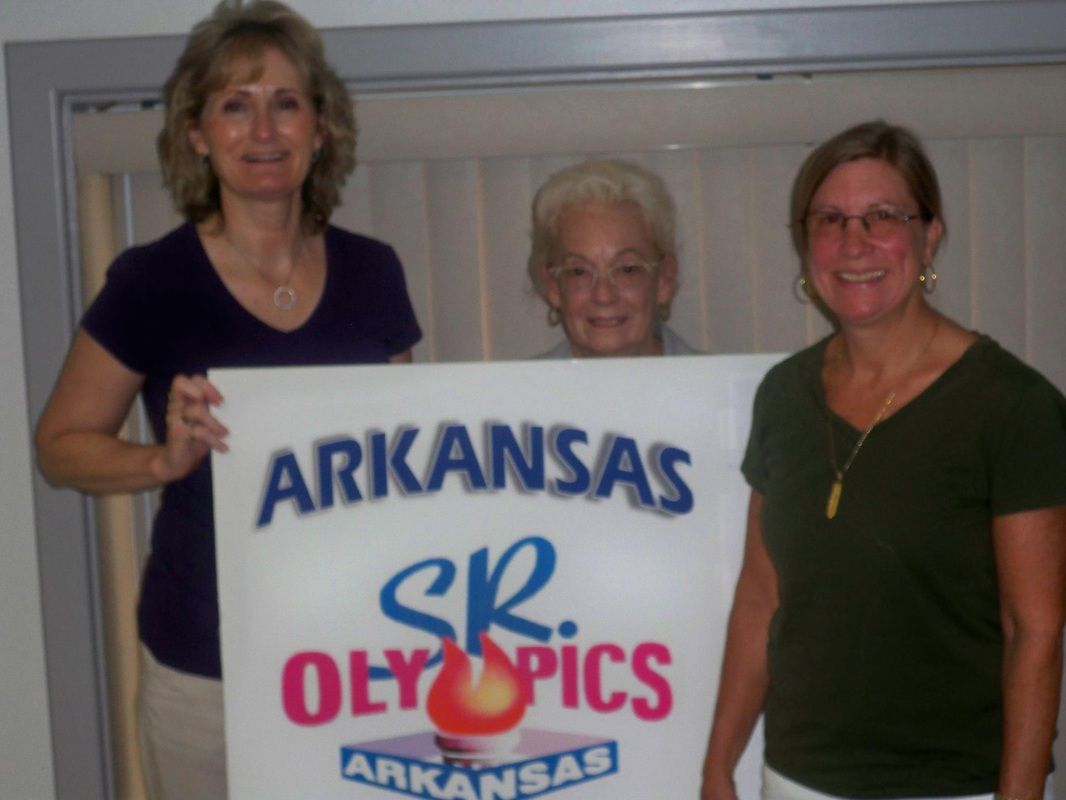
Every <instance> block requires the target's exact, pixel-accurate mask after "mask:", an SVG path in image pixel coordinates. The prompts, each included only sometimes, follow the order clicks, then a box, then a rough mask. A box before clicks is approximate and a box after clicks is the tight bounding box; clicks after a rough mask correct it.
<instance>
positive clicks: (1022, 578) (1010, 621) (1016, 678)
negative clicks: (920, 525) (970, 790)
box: [992, 506, 1066, 800]
mask: <svg viewBox="0 0 1066 800" xmlns="http://www.w3.org/2000/svg"><path fill="white" fill-rule="evenodd" d="M992 536H993V543H994V546H995V550H996V571H997V574H998V577H999V597H1000V614H1001V617H1002V624H1003V645H1004V653H1003V758H1002V762H1001V766H1000V776H999V791H1000V793H1002V794H1004V795H1007V796H1009V797H1013V798H1019V800H1030V799H1031V800H1038V799H1039V798H1042V797H1043V796H1044V783H1045V781H1046V779H1047V771H1048V761H1049V759H1050V755H1051V742H1052V739H1053V738H1054V734H1055V720H1056V718H1057V716H1058V710H1059V686H1060V682H1061V679H1062V629H1063V624H1064V622H1066V506H1058V507H1055V508H1044V509H1038V510H1036V511H1024V512H1021V513H1018V514H1007V515H1004V516H1000V517H996V518H995V519H993V521H992Z"/></svg>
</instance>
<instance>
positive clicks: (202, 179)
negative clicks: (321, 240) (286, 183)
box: [156, 0, 356, 232]
mask: <svg viewBox="0 0 1066 800" xmlns="http://www.w3.org/2000/svg"><path fill="white" fill-rule="evenodd" d="M268 49H276V50H278V51H280V52H281V53H282V54H284V55H285V57H286V58H288V59H289V61H291V62H292V64H293V65H294V66H295V67H296V69H297V70H298V71H299V72H300V73H301V75H302V76H303V78H304V81H305V84H306V90H307V93H308V94H309V95H310V97H311V101H312V103H313V105H314V107H315V110H316V112H317V113H318V117H319V124H320V126H321V133H322V147H321V149H320V150H319V152H317V153H316V156H315V159H314V161H313V163H312V164H311V169H310V171H309V172H308V174H307V178H306V179H305V180H304V184H303V189H302V191H301V196H302V205H303V212H302V218H303V226H304V229H305V230H306V231H308V232H317V231H320V230H322V229H323V228H324V227H325V226H326V224H327V223H328V222H329V218H330V215H331V214H332V213H333V209H334V208H335V207H336V206H337V204H338V203H339V202H340V189H341V187H342V186H343V185H344V182H345V180H346V179H347V177H348V175H349V174H350V173H351V171H352V169H354V167H355V135H356V131H355V115H354V112H353V109H352V99H351V95H350V94H349V93H348V90H347V89H346V88H345V87H344V84H343V83H342V82H341V80H340V79H339V78H338V77H337V74H336V73H335V72H334V71H333V69H332V68H331V67H330V66H329V64H328V63H327V62H326V58H325V53H324V50H323V47H322V39H321V37H320V36H319V35H318V32H317V31H315V29H314V28H313V27H311V24H310V23H309V22H308V21H307V20H306V19H304V18H303V17H301V16H300V15H299V14H297V13H296V12H295V11H293V10H292V9H290V8H289V7H288V6H286V5H284V4H283V3H279V2H276V0H253V2H251V3H248V4H247V5H244V6H242V7H241V8H234V7H232V6H231V5H230V4H229V3H227V2H226V0H223V1H222V2H220V3H219V4H218V5H217V6H216V7H215V10H214V12H213V13H212V14H211V16H209V17H207V18H206V19H203V20H201V21H200V22H198V23H197V24H196V26H195V27H193V29H192V32H191V33H190V34H189V40H188V42H187V43H186V45H185V49H184V50H183V51H182V54H181V57H180V58H179V59H178V63H177V65H175V67H174V71H173V72H172V73H171V75H170V77H169V78H168V79H167V82H166V85H165V86H164V88H163V101H164V105H165V112H164V122H163V130H162V131H160V133H159V138H158V140H157V141H156V148H157V150H158V152H159V161H160V165H161V166H162V168H163V180H164V183H165V184H166V185H167V187H168V188H169V189H170V192H171V195H172V196H173V198H174V204H175V206H176V207H177V208H178V210H179V211H180V212H181V213H182V214H183V215H184V216H185V218H186V219H188V220H191V221H193V222H201V221H203V220H204V219H206V218H208V217H209V216H211V215H212V214H214V213H216V212H218V211H220V209H221V206H220V195H219V185H218V177H217V176H216V175H215V172H214V170H213V169H212V168H211V164H210V163H209V162H208V161H207V159H204V158H202V157H201V156H200V155H199V154H198V153H197V152H196V150H195V149H194V148H193V146H192V143H191V142H190V141H189V131H190V130H191V129H192V128H194V127H195V126H196V125H197V124H198V122H199V119H200V115H201V113H202V112H203V109H204V105H205V103H206V102H207V98H208V95H210V94H211V92H214V91H217V90H219V89H221V88H223V87H224V86H225V85H226V84H227V83H229V81H230V80H231V79H232V78H233V77H234V76H233V74H232V72H233V69H234V65H235V64H237V63H239V62H241V61H251V62H252V63H256V62H257V61H261V60H262V56H263V53H264V51H266V50H268ZM255 77H257V76H256V75H254V74H253V75H252V76H251V78H252V79H255Z"/></svg>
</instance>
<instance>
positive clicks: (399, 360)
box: [389, 347, 411, 364]
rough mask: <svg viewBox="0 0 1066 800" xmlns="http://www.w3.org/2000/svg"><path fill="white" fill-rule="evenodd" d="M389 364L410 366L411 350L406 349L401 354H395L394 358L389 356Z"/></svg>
mask: <svg viewBox="0 0 1066 800" xmlns="http://www.w3.org/2000/svg"><path fill="white" fill-rule="evenodd" d="M389 363H390V364H410V363H411V348H410V347H409V348H407V349H406V350H404V351H403V352H402V353H397V354H396V355H394V356H389Z"/></svg>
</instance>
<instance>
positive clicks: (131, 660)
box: [78, 175, 145, 800]
mask: <svg viewBox="0 0 1066 800" xmlns="http://www.w3.org/2000/svg"><path fill="white" fill-rule="evenodd" d="M112 206H113V203H112V192H111V178H110V176H107V175H85V176H82V177H81V178H80V179H79V181H78V213H79V220H78V221H79V224H80V227H81V260H82V299H83V301H84V303H85V305H86V306H88V304H89V303H90V302H91V301H92V299H93V298H94V297H95V296H96V293H97V292H98V291H99V290H100V287H101V285H102V284H103V282H104V275H105V273H106V271H107V267H108V265H109V264H110V263H111V261H112V259H113V258H114V257H115V255H116V254H117V253H118V250H119V247H118V243H117V240H116V235H115V223H114V215H113V214H112ZM135 413H136V412H134V413H133V414H131V419H128V420H127V421H126V424H125V426H124V427H123V429H122V433H121V435H122V436H123V438H127V439H129V438H134V431H135V428H136V425H135V420H134V419H133V417H134V415H135ZM94 508H95V513H96V528H97V536H98V538H97V549H98V554H99V570H100V572H99V575H100V601H101V608H102V613H103V617H104V641H105V644H106V663H107V686H108V693H109V695H108V696H109V700H110V709H109V710H110V716H111V751H112V754H113V760H114V774H115V790H116V797H118V798H119V799H120V800H143V798H144V797H145V791H144V784H143V780H142V776H141V768H140V762H139V757H138V749H137V727H136V713H135V703H136V693H137V674H138V667H139V657H140V648H139V647H138V644H137V642H138V639H137V619H136V606H137V591H138V586H139V584H140V571H141V556H140V546H139V541H138V539H139V535H138V527H137V523H136V517H137V510H138V509H137V501H136V500H135V499H134V498H131V497H129V496H128V495H116V496H111V497H100V498H97V499H96V501H95V503H94Z"/></svg>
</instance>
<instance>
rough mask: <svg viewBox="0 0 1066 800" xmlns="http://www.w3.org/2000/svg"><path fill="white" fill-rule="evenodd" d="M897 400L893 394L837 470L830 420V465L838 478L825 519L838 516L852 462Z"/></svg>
mask: <svg viewBox="0 0 1066 800" xmlns="http://www.w3.org/2000/svg"><path fill="white" fill-rule="evenodd" d="M895 399H896V393H895V392H891V393H890V394H889V395H888V397H887V398H885V402H884V403H883V404H882V406H881V410H880V411H878V412H877V416H876V417H874V421H873V422H871V423H870V424H869V426H868V427H867V428H866V430H864V431H863V432H862V436H860V437H859V441H857V442H855V446H854V447H853V448H851V455H849V456H848V460H847V461H845V462H844V466H843V467H841V468H839V469H838V468H837V454H836V446H835V445H834V444H833V420H832V419H830V420H829V463H830V464H832V465H833V473H834V474H835V475H836V478H834V479H833V485H832V486H831V487H830V488H829V499H828V500H826V502H825V518H826V519H832V518H833V517H835V516H836V515H837V508H838V507H839V506H840V495H841V494H842V493H843V491H844V475H845V474H846V473H847V471H848V469H850V468H851V462H852V461H854V460H855V456H857V455H858V454H859V450H861V449H862V445H863V442H865V441H866V437H867V436H869V435H870V431H872V430H873V429H874V427H875V426H876V425H877V423H878V422H880V421H881V420H882V419H883V418H884V416H885V414H887V413H888V407H889V406H890V405H892V401H893V400H895Z"/></svg>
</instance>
